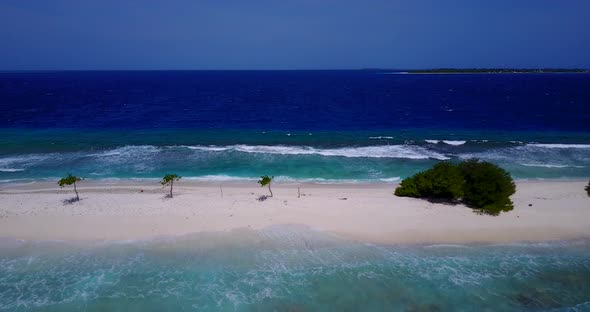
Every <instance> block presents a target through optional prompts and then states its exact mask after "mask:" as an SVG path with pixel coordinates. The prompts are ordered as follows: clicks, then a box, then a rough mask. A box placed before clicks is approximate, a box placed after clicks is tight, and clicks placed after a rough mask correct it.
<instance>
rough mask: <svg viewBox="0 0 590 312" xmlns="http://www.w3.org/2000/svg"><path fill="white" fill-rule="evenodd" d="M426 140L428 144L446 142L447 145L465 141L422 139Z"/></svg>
mask: <svg viewBox="0 0 590 312" xmlns="http://www.w3.org/2000/svg"><path fill="white" fill-rule="evenodd" d="M424 141H426V143H430V144H438V143H441V142H442V143H444V144H448V145H455V146H457V145H463V144H465V143H466V142H467V141H460V140H456V141H455V140H424Z"/></svg>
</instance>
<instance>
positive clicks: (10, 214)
mask: <svg viewBox="0 0 590 312" xmlns="http://www.w3.org/2000/svg"><path fill="white" fill-rule="evenodd" d="M585 184H586V182H585V181H520V182H518V183H517V193H516V194H515V195H514V196H513V197H512V198H513V201H514V204H515V208H514V210H513V211H511V212H508V213H502V214H501V215H499V216H488V215H479V214H476V213H474V212H473V210H472V209H470V208H467V207H465V206H462V205H456V206H452V205H445V204H434V203H430V202H428V201H425V200H420V199H413V198H401V197H396V196H394V195H393V194H392V192H393V190H394V189H395V187H396V185H394V184H332V185H321V184H302V185H299V184H276V185H273V192H274V197H272V198H268V199H267V200H265V201H259V200H257V198H258V197H259V196H261V195H265V194H268V193H267V192H268V190H267V189H266V188H261V187H259V186H258V185H257V184H256V183H255V182H254V181H253V182H251V183H244V182H240V183H227V182H224V183H222V184H220V183H214V182H206V183H205V182H191V181H182V180H181V181H180V182H179V183H177V185H176V187H175V190H174V193H175V196H174V198H172V199H169V198H165V194H166V193H167V191H168V190H167V189H165V188H162V187H160V186H159V185H158V184H157V182H133V181H126V182H125V181H123V182H113V183H107V182H89V181H83V182H81V183H80V185H79V187H78V189H79V191H80V197H81V200H80V201H79V202H75V203H72V204H64V203H62V201H63V200H65V199H68V198H71V197H72V196H73V194H74V193H73V190H72V189H71V188H66V189H59V187H57V185H56V184H54V183H49V182H36V183H32V184H27V185H18V184H5V185H3V186H1V187H0V238H17V239H27V240H136V239H149V238H153V237H160V236H169V235H184V234H189V233H195V232H203V231H232V230H237V229H242V228H251V229H261V228H265V227H268V226H271V225H281V224H300V225H305V226H309V227H311V228H314V229H318V230H322V231H328V232H331V233H334V234H337V235H340V236H342V237H344V238H347V239H353V240H359V241H363V242H370V243H386V244H395V243H507V242H519V241H545V240H562V239H575V238H581V237H590V198H589V197H588V196H587V195H586V194H585V192H584V185H585ZM298 186H300V187H301V197H300V198H298V195H297V187H298ZM220 187H221V188H220ZM142 190H143V192H142ZM222 190H223V196H222Z"/></svg>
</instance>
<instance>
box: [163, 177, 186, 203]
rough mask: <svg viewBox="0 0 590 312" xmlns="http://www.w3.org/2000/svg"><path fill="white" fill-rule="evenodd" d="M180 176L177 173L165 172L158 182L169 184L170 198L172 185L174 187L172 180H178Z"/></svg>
mask: <svg viewBox="0 0 590 312" xmlns="http://www.w3.org/2000/svg"><path fill="white" fill-rule="evenodd" d="M180 178H181V176H179V175H177V174H167V175H165V176H164V177H163V178H162V181H161V182H160V183H161V184H162V185H164V186H166V185H170V195H169V196H170V198H172V187H174V181H178V180H180Z"/></svg>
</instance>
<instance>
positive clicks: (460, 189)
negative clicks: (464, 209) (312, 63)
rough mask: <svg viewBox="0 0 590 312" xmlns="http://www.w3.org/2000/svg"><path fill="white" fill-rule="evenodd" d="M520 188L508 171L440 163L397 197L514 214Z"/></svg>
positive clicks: (405, 183)
mask: <svg viewBox="0 0 590 312" xmlns="http://www.w3.org/2000/svg"><path fill="white" fill-rule="evenodd" d="M515 191H516V186H515V184H514V182H513V181H512V178H511V177H510V174H508V172H506V171H505V170H504V169H502V168H500V167H498V166H496V165H494V164H492V163H489V162H480V161H478V160H468V161H465V162H462V163H460V164H458V165H455V164H452V163H450V162H439V163H437V164H436V165H434V167H432V169H429V170H426V171H423V172H420V173H417V174H416V175H414V176H413V177H409V178H406V179H404V180H403V181H402V182H401V184H400V186H399V187H398V188H397V189H396V190H395V195H397V196H405V197H417V198H427V199H430V200H433V199H434V200H447V201H462V202H463V203H465V204H466V205H468V206H470V207H473V208H479V209H482V211H483V212H486V213H489V214H493V215H496V214H499V213H500V212H501V211H509V210H512V208H513V206H512V201H511V200H510V196H511V195H512V194H514V192H515Z"/></svg>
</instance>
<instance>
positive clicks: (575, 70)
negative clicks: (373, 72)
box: [406, 68, 588, 74]
mask: <svg viewBox="0 0 590 312" xmlns="http://www.w3.org/2000/svg"><path fill="white" fill-rule="evenodd" d="M406 72H407V73H410V74H542V73H587V72H588V70H586V69H581V68H571V69H569V68H536V69H533V68H531V69H528V68H435V69H412V70H408V71H406Z"/></svg>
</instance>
